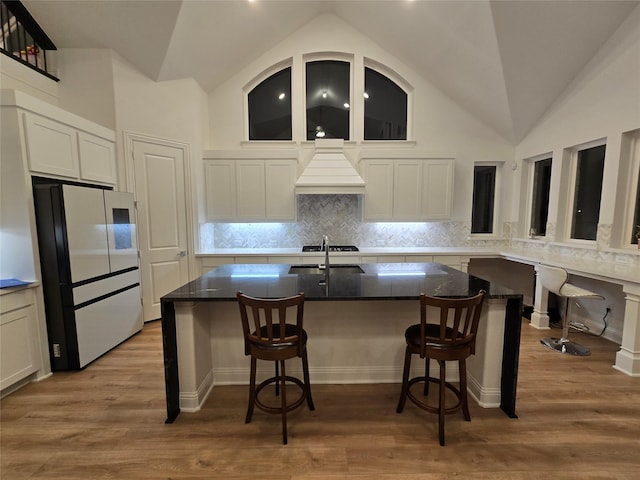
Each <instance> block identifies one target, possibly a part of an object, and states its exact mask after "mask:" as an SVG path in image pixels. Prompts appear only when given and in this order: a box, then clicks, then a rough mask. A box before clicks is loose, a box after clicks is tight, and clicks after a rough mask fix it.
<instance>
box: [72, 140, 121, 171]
mask: <svg viewBox="0 0 640 480" xmlns="http://www.w3.org/2000/svg"><path fill="white" fill-rule="evenodd" d="M78 154H79V156H80V178H82V179H83V180H90V181H93V182H101V183H111V184H115V183H116V182H117V178H118V177H117V172H116V144H115V143H114V142H112V141H111V140H108V139H106V138H102V137H98V136H96V135H92V134H90V133H86V132H78Z"/></svg>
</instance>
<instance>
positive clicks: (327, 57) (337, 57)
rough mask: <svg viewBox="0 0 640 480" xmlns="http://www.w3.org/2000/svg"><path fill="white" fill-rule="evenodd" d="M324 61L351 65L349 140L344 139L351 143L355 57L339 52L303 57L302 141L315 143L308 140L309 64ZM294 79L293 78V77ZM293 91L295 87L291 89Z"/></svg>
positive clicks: (352, 136) (352, 138) (311, 54)
mask: <svg viewBox="0 0 640 480" xmlns="http://www.w3.org/2000/svg"><path fill="white" fill-rule="evenodd" d="M323 61H333V62H345V63H348V64H349V138H348V139H346V138H345V139H344V141H345V142H350V141H353V140H354V128H353V127H354V113H353V112H354V105H353V98H354V97H353V95H354V63H355V62H354V56H353V55H352V54H348V53H339V52H315V53H309V54H306V55H303V56H302V65H301V67H302V72H301V77H302V83H301V87H300V88H301V93H302V95H301V97H302V115H303V118H302V133H303V134H302V138H301V139H300V141H302V142H307V143H313V142H314V141H315V139H314V140H307V63H309V62H323ZM292 78H293V77H292ZM363 88H364V87H363ZM291 90H292V91H293V90H294V89H293V86H292V88H291Z"/></svg>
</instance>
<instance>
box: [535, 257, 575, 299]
mask: <svg viewBox="0 0 640 480" xmlns="http://www.w3.org/2000/svg"><path fill="white" fill-rule="evenodd" d="M568 279H569V274H568V273H567V271H566V270H565V269H564V268H559V267H552V266H549V265H542V264H539V265H538V281H539V282H540V284H541V285H542V286H543V287H544V288H546V289H547V290H549V291H550V292H553V293H555V294H556V295H560V296H562V295H561V293H560V289H561V288H562V286H563V285H564V284H565V283H567V280H568Z"/></svg>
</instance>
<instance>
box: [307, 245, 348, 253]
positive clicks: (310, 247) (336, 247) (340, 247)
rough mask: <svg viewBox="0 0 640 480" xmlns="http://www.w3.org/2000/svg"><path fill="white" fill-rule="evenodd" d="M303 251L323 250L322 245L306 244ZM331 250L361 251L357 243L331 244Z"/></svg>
mask: <svg viewBox="0 0 640 480" xmlns="http://www.w3.org/2000/svg"><path fill="white" fill-rule="evenodd" d="M302 251H303V252H321V251H322V247H321V246H320V245H305V246H303V247H302ZM329 251H330V252H359V251H360V250H358V247H356V246H355V245H329Z"/></svg>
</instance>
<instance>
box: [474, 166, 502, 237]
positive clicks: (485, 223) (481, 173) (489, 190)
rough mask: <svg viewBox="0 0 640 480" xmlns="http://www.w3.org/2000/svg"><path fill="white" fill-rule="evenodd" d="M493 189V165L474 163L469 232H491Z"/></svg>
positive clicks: (494, 175)
mask: <svg viewBox="0 0 640 480" xmlns="http://www.w3.org/2000/svg"><path fill="white" fill-rule="evenodd" d="M495 191H496V167H495V165H486V166H485V165H476V166H475V167H474V169H473V207H472V213H471V233H493V207H494V199H495Z"/></svg>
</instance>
